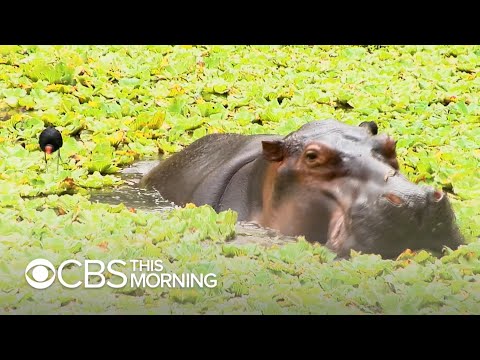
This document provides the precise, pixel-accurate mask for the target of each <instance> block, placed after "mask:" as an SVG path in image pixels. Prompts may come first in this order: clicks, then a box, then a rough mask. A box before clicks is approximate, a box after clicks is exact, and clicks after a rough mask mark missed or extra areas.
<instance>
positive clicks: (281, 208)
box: [262, 120, 463, 258]
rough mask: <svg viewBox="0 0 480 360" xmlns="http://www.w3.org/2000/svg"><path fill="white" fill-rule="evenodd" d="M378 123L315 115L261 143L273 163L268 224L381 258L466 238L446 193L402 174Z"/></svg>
mask: <svg viewBox="0 0 480 360" xmlns="http://www.w3.org/2000/svg"><path fill="white" fill-rule="evenodd" d="M377 130H378V129H377V126H376V124H375V123H374V122H366V123H362V124H361V126H349V125H346V124H343V123H341V122H338V121H336V120H324V121H315V122H311V123H308V124H306V125H304V126H302V127H301V128H300V129H299V130H298V131H296V132H293V133H291V134H290V135H288V136H286V137H285V138H283V139H282V140H276V141H263V142H262V146H263V156H264V157H265V158H266V159H267V160H268V161H270V162H271V163H270V170H269V172H268V173H267V175H266V178H267V180H266V181H267V182H268V181H270V184H271V185H270V186H269V187H268V188H269V189H270V190H268V189H267V193H264V195H263V197H264V204H265V203H268V205H267V206H266V207H265V208H266V212H265V213H264V214H263V223H264V225H266V226H271V227H275V228H279V229H280V231H282V232H283V233H286V234H289V235H304V236H305V237H306V239H307V240H309V241H318V242H320V243H322V244H326V246H328V247H329V248H331V249H332V250H334V251H336V252H337V253H338V254H339V255H340V256H348V255H349V253H350V250H351V249H354V250H356V251H361V252H363V253H377V254H380V255H382V256H383V257H384V258H393V257H396V256H398V255H399V254H400V253H401V252H403V251H404V250H406V249H411V250H419V249H428V250H432V251H435V252H440V251H441V250H442V248H443V246H448V247H450V248H457V247H458V246H459V245H460V244H461V243H462V242H463V238H462V235H461V234H460V232H459V229H458V227H457V225H456V223H455V215H454V213H453V211H452V208H451V205H450V203H449V200H448V198H447V196H446V194H444V193H443V192H441V191H439V190H434V189H433V188H431V187H427V186H419V185H416V184H414V183H412V182H410V181H409V180H407V179H406V178H405V177H404V176H403V175H401V174H400V173H399V164H398V161H397V157H396V152H395V141H394V140H393V139H392V138H390V137H388V136H387V135H384V134H383V135H381V134H377Z"/></svg>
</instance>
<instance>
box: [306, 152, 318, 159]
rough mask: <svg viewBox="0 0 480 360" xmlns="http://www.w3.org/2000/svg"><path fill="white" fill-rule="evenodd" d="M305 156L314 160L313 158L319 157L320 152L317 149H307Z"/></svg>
mask: <svg viewBox="0 0 480 360" xmlns="http://www.w3.org/2000/svg"><path fill="white" fill-rule="evenodd" d="M305 157H306V158H307V159H308V160H310V161H313V160H316V159H317V158H318V154H317V152H316V151H307V153H306V154H305Z"/></svg>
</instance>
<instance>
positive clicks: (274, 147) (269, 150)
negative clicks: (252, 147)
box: [262, 140, 284, 161]
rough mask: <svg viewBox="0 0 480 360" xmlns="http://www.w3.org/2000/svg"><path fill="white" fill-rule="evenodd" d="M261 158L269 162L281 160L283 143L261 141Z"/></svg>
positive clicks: (280, 141) (278, 141)
mask: <svg viewBox="0 0 480 360" xmlns="http://www.w3.org/2000/svg"><path fill="white" fill-rule="evenodd" d="M262 147H263V156H264V157H265V159H267V160H269V161H281V160H282V159H283V147H284V146H283V141H282V140H273V141H268V140H264V141H262Z"/></svg>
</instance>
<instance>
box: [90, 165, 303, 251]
mask: <svg viewBox="0 0 480 360" xmlns="http://www.w3.org/2000/svg"><path fill="white" fill-rule="evenodd" d="M157 163H158V160H147V161H138V162H136V163H135V164H133V165H132V166H130V167H128V168H125V169H123V170H122V171H121V178H122V179H123V180H124V181H125V184H124V185H122V186H119V187H117V188H109V189H101V190H92V192H91V193H90V194H91V196H90V201H91V202H99V203H106V204H112V205H118V204H122V203H123V204H124V205H125V206H126V207H128V208H135V209H139V210H143V211H166V210H171V209H173V208H174V207H175V205H174V204H173V203H172V202H170V201H167V200H165V199H163V198H162V197H161V195H160V193H159V192H158V191H156V190H153V189H144V188H140V187H139V183H140V180H141V179H142V177H143V175H145V174H146V173H147V172H148V171H149V170H150V169H152V168H153V167H154V166H155V165H156V164H157ZM235 233H236V235H235V238H234V239H232V240H231V241H229V243H231V244H236V245H242V244H258V245H262V246H267V247H269V246H272V245H282V244H286V243H289V242H294V241H296V239H295V238H294V237H292V236H285V235H282V234H280V233H279V232H278V231H276V230H272V229H266V228H263V227H261V226H259V225H258V224H255V223H252V222H239V223H237V226H236V228H235Z"/></svg>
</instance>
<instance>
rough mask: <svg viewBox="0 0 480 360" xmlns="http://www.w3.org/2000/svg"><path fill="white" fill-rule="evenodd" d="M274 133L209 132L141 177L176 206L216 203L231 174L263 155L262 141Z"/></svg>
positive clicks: (217, 203)
mask: <svg viewBox="0 0 480 360" xmlns="http://www.w3.org/2000/svg"><path fill="white" fill-rule="evenodd" d="M275 139H281V136H277V135H239V134H210V135H207V136H204V137H202V138H200V139H199V140H197V141H195V142H194V143H192V144H191V145H190V146H188V147H186V148H185V149H184V150H182V151H181V152H178V153H176V154H173V155H172V156H170V157H169V158H167V159H166V160H164V161H161V162H160V164H159V165H157V166H156V167H155V168H154V169H152V170H151V171H150V172H149V173H148V174H147V175H146V176H145V177H144V178H143V179H142V185H143V186H146V187H153V188H155V189H156V190H158V191H159V192H160V194H161V195H162V197H163V198H165V199H167V200H169V201H172V202H174V203H175V204H177V205H179V206H184V205H185V204H186V203H189V202H191V203H194V204H195V205H197V206H200V205H204V204H210V205H211V206H212V207H213V208H214V209H215V210H219V204H220V202H221V199H222V196H223V194H224V192H225V189H226V188H227V186H228V185H229V183H230V181H231V179H232V177H233V176H234V175H235V174H236V173H237V172H238V171H239V170H240V169H242V168H243V167H244V166H245V165H247V164H249V163H251V162H252V161H254V160H255V159H257V158H259V157H261V156H262V140H275Z"/></svg>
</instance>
